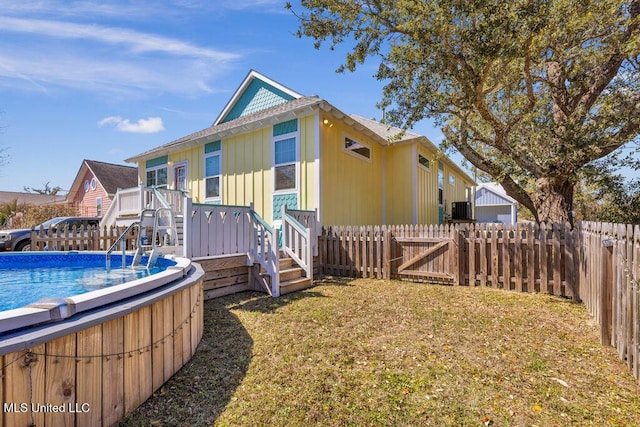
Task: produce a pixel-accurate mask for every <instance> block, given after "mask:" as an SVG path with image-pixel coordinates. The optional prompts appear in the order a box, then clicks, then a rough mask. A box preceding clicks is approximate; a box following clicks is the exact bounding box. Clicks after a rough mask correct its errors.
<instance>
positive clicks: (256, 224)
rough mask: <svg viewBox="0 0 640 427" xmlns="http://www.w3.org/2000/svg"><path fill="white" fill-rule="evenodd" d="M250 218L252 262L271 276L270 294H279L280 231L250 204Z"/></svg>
mask: <svg viewBox="0 0 640 427" xmlns="http://www.w3.org/2000/svg"><path fill="white" fill-rule="evenodd" d="M250 207H251V211H250V218H251V226H252V229H253V233H252V236H251V250H250V252H249V253H250V256H251V259H252V261H253V262H257V263H259V264H260V265H261V266H262V268H264V269H265V271H266V272H267V274H269V276H271V296H273V297H279V296H280V261H279V258H280V257H279V249H278V241H279V240H280V234H279V233H280V232H279V230H278V229H277V228H275V227H271V226H269V224H267V223H266V222H265V221H264V219H262V217H261V216H260V215H258V214H257V213H256V211H254V210H253V204H251V206H250Z"/></svg>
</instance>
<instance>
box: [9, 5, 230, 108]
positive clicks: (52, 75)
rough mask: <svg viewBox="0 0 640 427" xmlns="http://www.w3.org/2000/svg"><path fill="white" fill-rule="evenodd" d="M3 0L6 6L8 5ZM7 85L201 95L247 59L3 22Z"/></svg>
mask: <svg viewBox="0 0 640 427" xmlns="http://www.w3.org/2000/svg"><path fill="white" fill-rule="evenodd" d="M2 2H3V0H0V5H2ZM0 37H1V38H3V40H5V41H6V43H2V44H0V87H6V88H11V89H13V90H15V89H18V90H19V89H27V90H34V89H35V90H37V91H41V92H44V93H50V92H52V91H54V90H55V87H56V86H57V87H61V88H71V89H74V90H84V91H90V92H98V93H100V94H105V93H110V94H115V95H117V96H122V95H124V97H126V98H131V97H137V96H139V95H143V96H144V95H145V94H150V93H152V94H154V95H155V94H159V93H160V94H162V93H172V94H182V95H194V94H201V93H203V92H204V93H211V92H215V91H216V88H212V87H211V86H210V85H211V82H212V81H214V80H215V78H216V77H217V76H219V75H222V74H224V73H225V72H226V71H227V70H229V69H230V68H231V67H233V65H234V64H235V62H236V61H237V60H239V59H241V57H242V54H241V53H239V52H237V51H234V52H230V51H225V50H219V49H215V48H211V47H207V46H202V45H198V44H195V43H193V42H190V41H186V40H181V39H179V38H175V37H166V36H162V35H158V34H152V33H148V32H144V31H137V30H133V29H129V28H125V27H122V26H106V25H89V24H83V23H74V22H63V21H60V20H47V19H32V18H17V17H8V16H0Z"/></svg>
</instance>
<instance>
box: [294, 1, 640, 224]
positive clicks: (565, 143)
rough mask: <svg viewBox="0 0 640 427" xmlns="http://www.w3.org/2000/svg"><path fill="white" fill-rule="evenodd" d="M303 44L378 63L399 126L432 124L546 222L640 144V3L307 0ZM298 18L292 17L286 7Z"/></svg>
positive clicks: (567, 217) (349, 63) (564, 214)
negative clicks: (598, 170)
mask: <svg viewBox="0 0 640 427" xmlns="http://www.w3.org/2000/svg"><path fill="white" fill-rule="evenodd" d="M301 5H302V7H303V8H304V10H303V11H301V12H299V11H296V12H295V13H296V14H297V16H298V17H299V18H300V28H299V30H298V36H299V37H303V36H307V37H311V38H313V39H315V47H316V48H319V47H320V46H321V45H322V44H323V43H329V44H330V48H334V47H335V46H336V45H338V44H340V43H352V45H353V47H352V49H351V50H350V52H349V53H348V54H347V56H346V60H345V63H344V65H343V66H342V67H341V68H340V69H339V71H344V70H350V71H353V70H354V69H355V68H356V66H357V65H359V64H361V63H363V62H364V61H365V60H366V59H367V58H369V57H375V58H377V59H378V60H379V61H380V64H379V67H378V71H377V73H376V77H377V78H378V79H380V80H383V81H385V86H384V90H383V96H382V100H381V103H380V106H381V107H383V108H386V109H389V108H390V109H391V110H390V111H389V112H388V114H386V117H387V118H388V121H389V123H390V124H394V125H400V126H403V127H404V128H410V127H411V126H412V125H413V124H415V123H416V122H418V121H420V120H422V119H424V118H427V117H430V118H434V119H435V120H436V123H437V124H439V125H441V126H443V132H444V133H445V136H446V143H447V144H450V145H451V146H453V147H455V148H456V149H458V150H459V151H460V152H461V153H462V154H463V155H464V156H465V158H467V159H468V160H469V161H470V162H471V163H472V164H473V165H474V166H475V167H477V168H479V169H481V170H483V171H485V172H487V173H488V174H490V175H491V176H492V177H493V178H494V179H495V180H496V181H498V182H499V183H500V184H502V186H503V187H504V188H505V190H506V191H507V193H508V194H509V195H510V196H511V197H513V198H514V199H516V200H517V201H518V202H519V203H520V204H521V205H522V206H524V207H526V208H528V209H529V210H530V211H531V212H532V213H533V215H534V217H535V219H536V220H538V221H553V222H566V221H569V222H572V221H573V216H572V210H573V196H574V185H575V184H576V182H577V181H578V179H579V177H580V172H581V170H582V169H583V167H585V166H586V165H588V164H590V163H592V162H593V161H594V160H597V159H600V158H603V157H605V156H607V155H609V154H610V153H612V152H614V151H615V150H617V149H618V148H619V147H621V146H623V145H625V144H627V143H629V142H630V141H633V140H634V139H635V138H636V137H637V136H638V133H639V132H640V114H639V111H638V110H639V102H640V92H639V91H638V89H639V83H640V79H639V77H640V73H639V72H640V70H639V65H640V64H639V62H638V55H639V53H640V36H639V17H638V15H639V12H640V0H513V1H500V0H485V1H467V0H441V1H434V0H425V1H409V0H399V1H398V0H302V1H301ZM288 7H289V8H291V6H290V5H288Z"/></svg>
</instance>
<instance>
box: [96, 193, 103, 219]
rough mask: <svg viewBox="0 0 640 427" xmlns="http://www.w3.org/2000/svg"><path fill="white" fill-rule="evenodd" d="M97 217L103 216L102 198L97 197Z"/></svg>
mask: <svg viewBox="0 0 640 427" xmlns="http://www.w3.org/2000/svg"><path fill="white" fill-rule="evenodd" d="M96 216H102V197H96Z"/></svg>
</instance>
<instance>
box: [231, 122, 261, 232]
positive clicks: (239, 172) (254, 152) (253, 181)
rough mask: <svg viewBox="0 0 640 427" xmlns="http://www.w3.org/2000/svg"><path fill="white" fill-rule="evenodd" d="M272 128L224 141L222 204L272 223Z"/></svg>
mask: <svg viewBox="0 0 640 427" xmlns="http://www.w3.org/2000/svg"><path fill="white" fill-rule="evenodd" d="M271 153H272V147H271V128H270V127H269V128H263V129H260V130H257V131H254V132H250V133H246V134H242V135H238V136H235V137H232V138H227V139H223V140H222V203H223V204H226V205H243V206H246V205H248V204H249V203H251V202H253V203H254V207H255V209H256V211H257V212H258V213H259V214H260V215H262V216H263V217H264V218H265V219H266V220H267V221H271V220H272V218H271V206H272V200H271V189H272V182H271V157H272V154H271Z"/></svg>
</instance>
